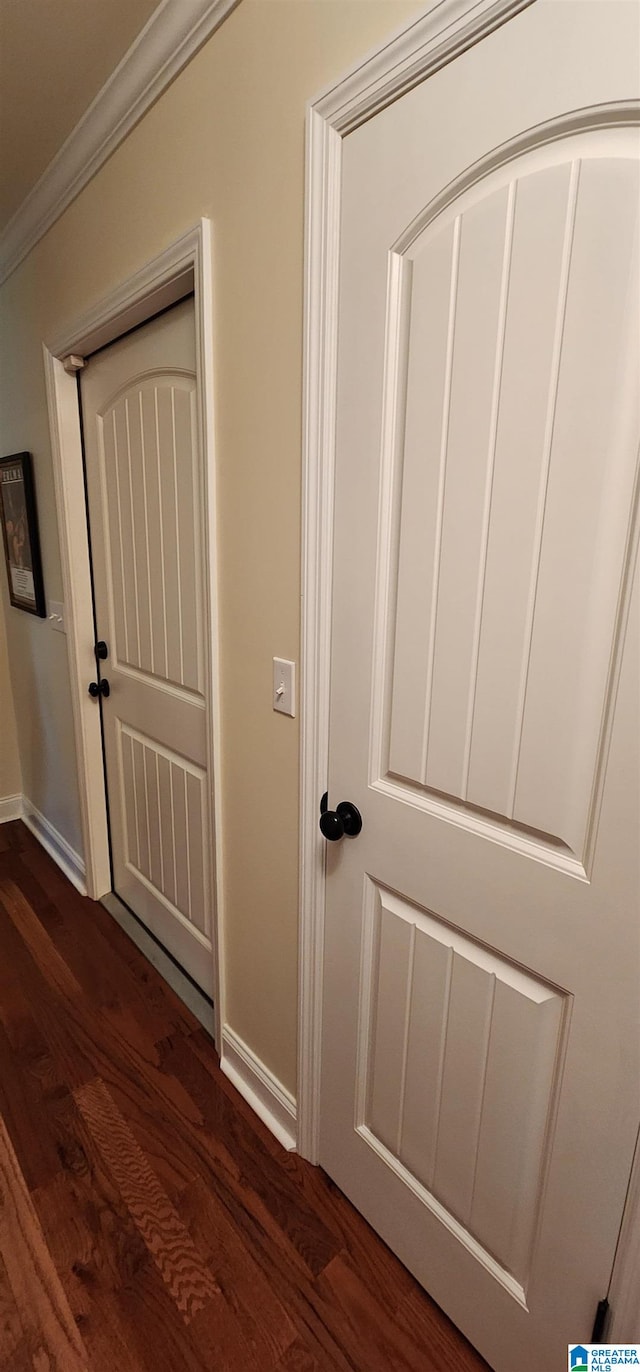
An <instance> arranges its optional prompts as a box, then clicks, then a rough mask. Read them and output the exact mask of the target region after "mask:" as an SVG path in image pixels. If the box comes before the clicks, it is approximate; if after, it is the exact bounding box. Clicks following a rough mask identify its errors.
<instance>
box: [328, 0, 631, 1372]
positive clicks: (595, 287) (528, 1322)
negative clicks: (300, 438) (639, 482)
mask: <svg viewBox="0 0 640 1372" xmlns="http://www.w3.org/2000/svg"><path fill="white" fill-rule="evenodd" d="M627 20H628V21H629V22H630V24H631V28H630V29H629V30H627V31H625V27H624V26H625V23H626V21H627ZM636 22H637V11H636V13H635V14H634V13H633V7H626V9H625V7H624V6H623V7H616V8H615V15H614V16H613V17H612V7H611V6H596V5H591V6H586V7H582V6H578V5H571V6H550V5H546V4H545V5H543V4H540V5H536V6H534V7H533V8H532V9H531V10H528V11H526V12H525V13H523V14H521V15H519V16H518V17H517V18H515V19H514V20H513V21H512V22H511V23H509V24H508V25H506V26H505V28H504V29H501V30H499V31H498V32H496V33H494V34H492V35H491V36H490V37H488V38H487V39H485V41H484V42H483V43H482V44H479V45H478V46H477V47H476V48H472V49H471V50H470V51H468V52H467V53H465V55H464V57H459V58H458V59H457V61H456V62H455V63H452V64H451V65H450V66H449V67H447V68H443V69H442V71H440V72H439V73H438V74H437V75H436V76H433V77H431V78H430V79H429V81H428V82H425V83H424V85H423V86H422V87H420V88H419V89H416V90H415V91H414V92H413V93H412V94H411V95H408V96H405V97H404V99H403V100H402V101H398V102H397V104H396V105H394V106H393V107H391V108H389V109H387V110H385V111H384V113H383V114H381V115H379V116H378V117H377V118H376V119H372V120H371V121H370V123H368V124H367V125H366V126H364V127H362V128H359V129H358V130H357V131H356V132H355V133H354V134H353V135H351V136H350V137H349V138H348V139H347V140H346V142H345V147H344V176H343V200H342V210H343V218H342V224H343V237H342V241H341V244H340V261H341V282H342V288H341V289H342V294H341V300H340V330H339V345H340V368H339V392H338V408H337V414H338V427H337V474H336V479H337V485H336V516H335V539H336V561H335V567H334V587H335V597H334V615H333V658H332V674H333V675H332V680H333V691H332V715H331V764H330V772H329V782H330V798H331V801H332V803H335V802H336V801H337V800H340V799H343V798H347V797H348V798H349V799H351V800H353V801H355V802H356V804H358V805H359V807H360V808H361V810H362V812H363V818H364V830H363V833H362V835H361V836H360V838H358V839H357V840H355V841H353V842H352V843H347V842H345V843H343V844H342V845H340V846H337V847H336V850H333V849H330V851H329V853H328V881H327V893H328V905H327V924H326V950H325V968H326V969H327V971H326V974H325V987H326V1013H325V1016H324V1024H325V1036H324V1083H323V1096H322V1100H323V1107H322V1141H321V1149H320V1159H321V1161H322V1162H323V1163H324V1165H325V1166H326V1167H327V1168H328V1170H329V1171H330V1172H331V1173H332V1174H333V1175H334V1176H336V1178H337V1180H338V1181H339V1182H340V1184H341V1185H343V1186H344V1187H345V1189H346V1190H347V1191H348V1192H349V1193H350V1194H351V1195H352V1197H353V1198H354V1199H355V1200H356V1203H357V1204H358V1205H360V1206H361V1208H363V1209H364V1210H365V1213H367V1214H368V1215H369V1217H370V1218H372V1220H373V1222H374V1224H376V1226H377V1227H379V1228H380V1229H381V1232H382V1233H383V1235H384V1236H385V1237H386V1238H387V1239H388V1240H389V1241H390V1242H391V1243H392V1246H394V1247H396V1248H397V1250H398V1251H400V1253H401V1256H403V1257H404V1258H405V1260H406V1261H408V1262H409V1265H410V1266H412V1267H413V1269H414V1270H415V1271H417V1272H418V1273H419V1275H420V1276H421V1279H422V1280H424V1281H425V1284H426V1285H427V1286H428V1288H429V1289H430V1290H431V1292H432V1294H433V1295H434V1296H435V1297H436V1299H438V1300H439V1301H440V1303H441V1304H443V1305H444V1306H445V1308H447V1309H449V1311H450V1313H451V1314H452V1315H453V1318H454V1319H455V1320H456V1322H458V1323H459V1324H460V1325H461V1327H462V1328H464V1329H465V1331H466V1332H467V1333H468V1334H469V1335H470V1337H471V1338H472V1339H473V1341H474V1342H476V1343H477V1344H478V1346H479V1347H480V1348H481V1349H482V1351H483V1352H484V1353H485V1355H486V1356H487V1357H488V1358H489V1360H490V1361H491V1362H492V1363H494V1365H495V1366H496V1367H498V1368H502V1367H504V1368H505V1369H506V1368H511V1367H512V1366H514V1365H519V1366H522V1365H523V1366H529V1365H530V1366H531V1367H533V1366H535V1365H540V1358H541V1357H542V1359H543V1362H544V1360H545V1358H546V1359H547V1362H546V1363H545V1365H553V1364H552V1362H551V1361H550V1360H551V1358H554V1359H555V1358H557V1356H558V1355H559V1350H560V1348H561V1344H562V1343H563V1341H564V1343H566V1342H567V1340H568V1339H569V1338H582V1339H585V1338H588V1335H589V1332H590V1329H589V1327H587V1323H588V1322H589V1324H590V1321H591V1320H592V1318H593V1313H594V1309H595V1303H596V1301H597V1299H599V1297H600V1296H602V1295H603V1294H604V1292H605V1291H606V1289H607V1286H608V1281H609V1273H610V1270H611V1263H612V1260H613V1254H614V1249H615V1238H616V1234H617V1229H618V1227H619V1222H620V1217H621V1213H622V1207H623V1203H624V1191H625V1186H626V1181H627V1179H628V1175H629V1169H630V1166H631V1158H632V1154H633V1142H634V1138H635V1132H636V1130H637V1122H638V1114H639V1112H640V1105H639V1102H638V1100H637V1079H638V1064H637V1062H636V1061H635V1059H634V1058H633V1052H634V1049H635V1046H636V1044H637V1039H638V1026H637V1021H636V1019H635V1005H634V995H633V991H634V988H635V987H637V952H638V949H637V934H636V932H635V929H634V926H633V925H632V922H631V920H630V918H629V911H630V910H632V909H633V908H634V906H633V901H634V898H635V899H636V900H637V893H636V894H635V896H634V881H635V878H636V870H637V845H636V838H635V836H636V833H637V830H634V828H633V824H634V818H633V815H634V807H636V806H637V772H636V771H634V765H635V766H636V767H637V757H636V756H635V755H634V753H633V749H632V747H631V743H632V740H633V732H634V729H633V726H634V725H635V724H637V709H636V708H635V706H636V697H634V695H633V683H632V680H631V677H632V672H633V669H634V668H635V666H636V662H637V645H635V646H634V643H633V634H632V633H631V634H630V637H629V641H628V643H627V648H626V657H625V658H624V664H623V649H624V646H625V641H626V628H627V622H628V620H629V611H630V605H631V599H630V598H631V581H632V575H633V568H634V558H635V541H636V535H637V527H636V524H635V523H634V520H635V511H636V501H637V491H636V484H635V483H636V448H635V442H637V414H636V409H635V403H634V402H635V399H636V396H635V378H636V376H637V371H636V370H635V369H636V368H637V355H636V357H635V358H634V354H633V347H634V345H636V344H637V304H636V302H637V278H634V276H633V270H637V267H636V268H635V269H634V268H633V267H632V259H633V257H634V253H635V252H636V251H637V221H636V219H635V215H636V213H637V204H638V191H637V154H638V144H637V134H632V133H630V131H629V125H630V122H631V115H630V111H629V109H628V108H626V107H625V106H623V104H622V101H623V100H624V99H626V98H627V97H630V96H633V95H636V94H637V79H636V78H637V70H636V69H637V63H636V62H635V59H634V56H633V54H634V52H636V51H637V43H636V38H637V34H636V31H635V29H634V27H633V26H634V24H636ZM576 26H577V27H576ZM506 73H509V74H510V76H511V75H513V73H517V80H515V81H514V80H511V79H509V80H507V79H505V74H506ZM456 83H458V84H456ZM487 92H490V96H489V95H487ZM470 109H471V110H473V111H474V119H473V120H470V119H469V110H470ZM576 111H580V113H579V114H578V115H576ZM585 111H589V112H588V113H586V112H585ZM460 114H461V116H462V117H460ZM443 417H444V422H443ZM634 437H635V442H633V441H632V440H633V438H634ZM603 453H605V454H606V466H605V461H604V459H603ZM426 454H430V455H431V454H435V457H434V459H433V460H432V461H429V460H427V459H426ZM605 474H606V475H607V478H608V479H607V481H606V482H605V481H604V480H603V477H604V475H605ZM374 591H375V597H374ZM629 622H630V626H631V630H632V631H635V630H636V628H637V604H636V606H635V612H633V613H632V614H631V619H630V621H629ZM416 626H419V628H417V627H416ZM354 645H355V647H354ZM427 702H429V708H428V709H427V708H425V706H426V703H427ZM636 732H637V731H636ZM317 799H318V797H317V796H316V805H317ZM635 822H636V824H637V819H636V821H635ZM604 911H606V938H603V933H604V928H603V926H604V914H603V912H604ZM601 944H602V948H601ZM303 984H304V983H303ZM601 999H604V1001H605V1002H606V1003H607V1004H608V1005H609V1006H611V1005H612V1004H615V1006H616V1015H615V1016H611V1015H610V1016H609V1018H608V1019H607V1021H606V1023H605V1022H604V1021H603V1020H601V1019H600V1018H599V1017H598V1016H597V1014H596V1013H595V1010H594V1007H595V1006H596V1005H597V1004H598V1003H599V1001H600V1000H601ZM624 1044H628V1056H627V1058H626V1061H625V1060H624V1058H625V1053H624V1052H623V1051H622V1045H624ZM612 1064H615V1069H614V1068H613V1067H612ZM624 1088H626V1089H624ZM621 1092H622V1096H623V1100H622V1104H620V1102H619V1097H620V1094H621ZM594 1098H595V1099H596V1100H598V1101H599V1102H600V1113H599V1114H598V1115H597V1116H596V1117H595V1118H593V1117H592V1116H593V1112H592V1110H591V1109H590V1108H589V1104H590V1102H591V1101H592V1100H593V1099H594ZM581 1101H582V1108H583V1109H586V1111H587V1114H588V1117H589V1124H590V1130H591V1133H590V1135H589V1136H588V1142H587V1136H586V1131H585V1129H584V1128H581V1129H580V1131H579V1132H580V1146H578V1141H577V1140H575V1143H574V1139H573V1132H574V1130H575V1125H574V1126H573V1129H572V1110H573V1111H574V1112H577V1113H578V1115H579V1114H580V1109H581V1106H580V1102H581ZM614 1116H615V1120H616V1134H615V1140H613V1139H612V1138H611V1129H610V1120H611V1119H612V1118H613V1117H614ZM569 1324H571V1327H569ZM575 1324H577V1325H578V1326H579V1327H578V1328H574V1327H573V1326H574V1325H575ZM627 1337H628V1336H627ZM527 1342H529V1346H530V1350H531V1360H530V1363H528V1362H527V1361H526V1355H525V1361H524V1362H523V1354H522V1349H523V1347H524V1346H525V1344H526V1343H527ZM565 1351H566V1350H565Z"/></svg>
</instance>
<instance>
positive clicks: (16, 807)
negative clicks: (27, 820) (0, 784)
mask: <svg viewBox="0 0 640 1372" xmlns="http://www.w3.org/2000/svg"><path fill="white" fill-rule="evenodd" d="M11 819H22V795H20V794H19V795H17V796H0V824H8V822H9V820H11Z"/></svg>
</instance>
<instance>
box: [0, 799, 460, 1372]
mask: <svg viewBox="0 0 640 1372" xmlns="http://www.w3.org/2000/svg"><path fill="white" fill-rule="evenodd" d="M0 833H1V834H2V837H3V844H2V845H0V1105H1V1106H2V1107H4V1110H5V1116H6V1128H5V1131H4V1137H5V1140H6V1142H5V1152H6V1151H7V1150H9V1155H10V1156H11V1150H13V1156H14V1157H15V1156H16V1154H17V1158H18V1161H17V1164H16V1165H17V1167H18V1169H19V1170H18V1175H19V1177H21V1181H20V1187H21V1189H20V1191H19V1195H20V1204H21V1206H22V1211H21V1214H22V1216H23V1218H24V1215H25V1214H26V1213H27V1212H26V1211H25V1210H24V1206H25V1204H28V1206H29V1210H28V1217H29V1223H28V1225H27V1232H28V1234H29V1235H30V1236H31V1246H29V1243H27V1245H26V1250H27V1251H24V1246H23V1250H20V1249H19V1248H16V1246H15V1244H14V1247H13V1250H12V1252H13V1256H12V1258H11V1259H10V1260H7V1259H6V1257H5V1262H6V1268H5V1269H3V1268H2V1266H0V1338H2V1335H3V1331H4V1340H3V1344H2V1348H1V1349H0V1372H23V1369H24V1372H34V1368H35V1369H36V1372H45V1368H46V1370H47V1372H61V1369H62V1368H63V1369H64V1372H78V1369H79V1368H80V1367H82V1368H83V1369H85V1368H86V1372H165V1370H166V1372H178V1369H180V1372H213V1369H215V1372H296V1369H297V1372H319V1369H320V1370H321V1372H365V1369H366V1372H417V1369H418V1368H419V1369H420V1372H452V1369H454V1368H455V1369H456V1372H480V1370H481V1369H482V1368H483V1367H484V1366H485V1365H484V1364H483V1363H482V1360H481V1359H479V1358H478V1357H477V1355H476V1354H475V1353H474V1352H473V1350H472V1349H470V1348H469V1346H468V1344H466V1342H465V1340H464V1339H462V1338H461V1336H460V1335H459V1334H458V1333H457V1331H456V1330H454V1329H453V1326H452V1325H451V1324H450V1323H449V1321H448V1320H447V1319H446V1317H445V1316H444V1315H443V1314H442V1312H441V1311H439V1310H438V1308H437V1307H436V1306H435V1305H434V1304H433V1303H432V1302H431V1301H430V1300H429V1298H428V1296H426V1295H425V1293H424V1292H423V1291H422V1290H421V1289H420V1288H419V1287H418V1285H417V1284H416V1282H415V1281H414V1280H413V1278H412V1277H411V1276H410V1274H409V1273H408V1272H407V1271H406V1270H405V1269H404V1268H403V1267H402V1266H401V1264H400V1263H399V1262H398V1261H397V1259H396V1258H395V1257H394V1256H393V1254H392V1253H390V1251H389V1250H388V1249H387V1248H386V1247H385V1245H384V1244H383V1243H382V1242H381V1241H380V1240H379V1239H378V1238H377V1236H376V1235H375V1234H374V1233H373V1232H372V1230H371V1229H370V1228H369V1226H368V1225H367V1224H366V1222H365V1221H364V1220H363V1219H362V1217H361V1216H359V1215H358V1214H357V1212H356V1211H355V1210H354V1209H353V1207H352V1206H350V1205H349V1203H348V1201H347V1200H346V1199H345V1197H344V1196H343V1195H342V1194H341V1192H340V1191H339V1190H338V1188H337V1187H336V1186H335V1185H334V1184H333V1183H332V1182H331V1181H330V1180H329V1178H327V1177H326V1176H324V1174H323V1173H322V1172H321V1171H320V1170H319V1169H316V1168H312V1167H310V1166H309V1164H307V1163H305V1162H304V1161H303V1160H302V1159H301V1158H299V1157H297V1156H296V1155H295V1154H290V1153H287V1152H285V1150H284V1149H282V1147H281V1146H280V1144H279V1143H278V1141H277V1140H276V1139H275V1138H274V1137H273V1136H272V1135H271V1134H270V1133H269V1131H268V1130H267V1129H266V1128H265V1126H264V1125H263V1124H262V1122H261V1121H260V1120H258V1119H257V1118H256V1116H255V1115H254V1114H253V1112H252V1111H251V1109H250V1107H249V1106H248V1105H247V1103H246V1102H245V1101H243V1100H242V1099H241V1098H240V1097H239V1096H238V1094H237V1092H236V1090H235V1088H234V1087H233V1085H232V1084H231V1082H230V1081H229V1080H228V1078H227V1077H226V1076H225V1075H224V1074H223V1073H222V1072H221V1070H220V1066H219V1063H218V1060H217V1057H216V1054H215V1050H214V1048H213V1044H212V1043H211V1040H210V1038H209V1037H208V1035H207V1034H206V1033H205V1032H204V1030H202V1028H201V1027H200V1026H199V1025H197V1023H196V1021H195V1020H194V1018H193V1016H192V1015H191V1014H190V1012H189V1011H188V1010H186V1008H184V1007H182V1006H181V1005H180V1004H179V1002H178V1001H177V1000H176V997H175V995H174V993H173V992H172V991H171V990H170V989H169V987H167V985H166V983H164V982H163V980H162V978H161V977H160V976H159V975H158V973H157V972H156V971H155V970H154V969H153V968H152V967H151V966H150V964H148V963H147V962H146V960H145V959H144V958H143V956H142V954H141V953H140V952H139V950H138V949H137V948H135V946H134V945H133V944H132V943H131V941H130V940H129V939H128V938H127V937H126V935H125V934H124V932H123V931H122V930H121V929H120V928H119V927H118V926H117V925H116V924H115V923H114V922H113V921H112V920H111V919H110V917H109V916H108V915H107V913H106V912H105V911H104V910H102V909H101V908H100V907H98V906H96V905H94V904H93V903H92V902H90V901H87V900H85V899H84V898H83V897H81V896H80V895H79V894H78V893H77V891H75V890H74V888H73V887H72V886H71V885H70V884H69V883H68V882H67V881H66V878H64V877H63V876H62V874H61V873H60V872H59V871H58V869H57V868H56V867H55V865H54V864H53V863H52V862H51V859H50V858H49V857H48V855H47V854H45V853H44V852H43V850H42V849H41V848H40V846H39V845H38V844H37V842H36V841H35V839H34V838H33V837H32V836H31V835H30V834H29V833H27V831H26V830H25V829H24V826H23V825H21V824H17V825H15V826H9V825H5V826H3V827H2V828H0ZM1 1171H2V1169H1V1167H0V1173H1ZM1 1184H2V1183H1V1182H0V1185H1ZM4 1188H5V1190H6V1182H5V1183H4ZM14 1190H15V1184H14ZM29 1192H31V1195H29ZM7 1213H8V1212H7V1207H6V1204H5V1206H4V1209H3V1211H2V1215H1V1216H0V1237H1V1239H2V1242H3V1243H4V1245H5V1247H6V1245H7V1242H8V1241H9V1235H8V1233H7V1230H6V1224H7V1220H6V1216H7ZM3 1224H4V1225H5V1230H4V1231H2V1228H1V1226H2V1225H3ZM14 1224H15V1219H14ZM33 1235H36V1238H37V1242H36V1239H34V1238H33ZM34 1245H35V1250H34ZM34 1251H37V1255H38V1259H39V1261H40V1260H41V1265H40V1267H38V1264H37V1263H36V1262H35V1259H34ZM16 1253H18V1254H20V1253H21V1254H22V1256H21V1257H20V1256H18V1257H17V1258H16ZM42 1264H44V1267H43V1266H42ZM42 1271H46V1276H47V1280H46V1281H44V1280H43V1278H42ZM3 1273H4V1277H3ZM52 1292H53V1293H54V1296H52V1295H51V1293H52ZM56 1293H57V1294H56ZM56 1299H57V1300H58V1305H59V1306H60V1309H61V1310H62V1311H63V1317H61V1318H60V1319H59V1321H58V1325H56V1324H55V1319H54V1316H55V1312H56V1311H57V1310H58V1305H56ZM52 1309H53V1311H54V1315H52ZM52 1319H53V1320H54V1323H53V1324H52ZM61 1331H62V1332H61ZM56 1338H57V1339H58V1344H60V1340H61V1339H63V1340H64V1339H67V1341H68V1342H69V1347H70V1348H71V1354H70V1355H68V1350H67V1348H65V1349H64V1361H63V1362H61V1358H62V1353H61V1351H60V1347H56V1346H55V1339H56ZM52 1339H53V1340H54V1348H53V1352H51V1349H50V1347H49V1345H50V1344H51V1341H52ZM9 1349H10V1350H11V1351H10V1352H9V1351H8V1350H9ZM7 1358H9V1359H10V1362H9V1364H8V1365H7ZM74 1358H75V1362H74V1361H73V1359H74ZM3 1359H4V1361H3ZM34 1359H35V1362H34ZM45 1359H48V1361H46V1360H45ZM56 1359H57V1361H56ZM79 1359H80V1361H78V1360H79ZM38 1360H39V1361H38ZM485 1372H486V1369H485Z"/></svg>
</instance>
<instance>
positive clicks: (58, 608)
mask: <svg viewBox="0 0 640 1372" xmlns="http://www.w3.org/2000/svg"><path fill="white" fill-rule="evenodd" d="M49 624H50V626H51V628H52V629H57V630H58V633H59V634H64V633H65V627H64V605H63V604H62V601H61V600H50V601H49Z"/></svg>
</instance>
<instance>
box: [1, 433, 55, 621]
mask: <svg viewBox="0 0 640 1372" xmlns="http://www.w3.org/2000/svg"><path fill="white" fill-rule="evenodd" d="M0 522H1V523H2V540H3V543H4V555H5V561H6V564H7V577H8V580H9V599H10V601H11V604H12V605H15V607H16V609H17V610H27V611H28V612H29V614H32V615H40V616H41V617H44V615H45V614H46V606H45V599H44V585H43V581H42V563H41V561H40V540H39V538H38V516H37V511H36V497H35V487H34V484H33V469H32V465H31V453H13V454H12V455H11V456H10V457H1V458H0Z"/></svg>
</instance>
